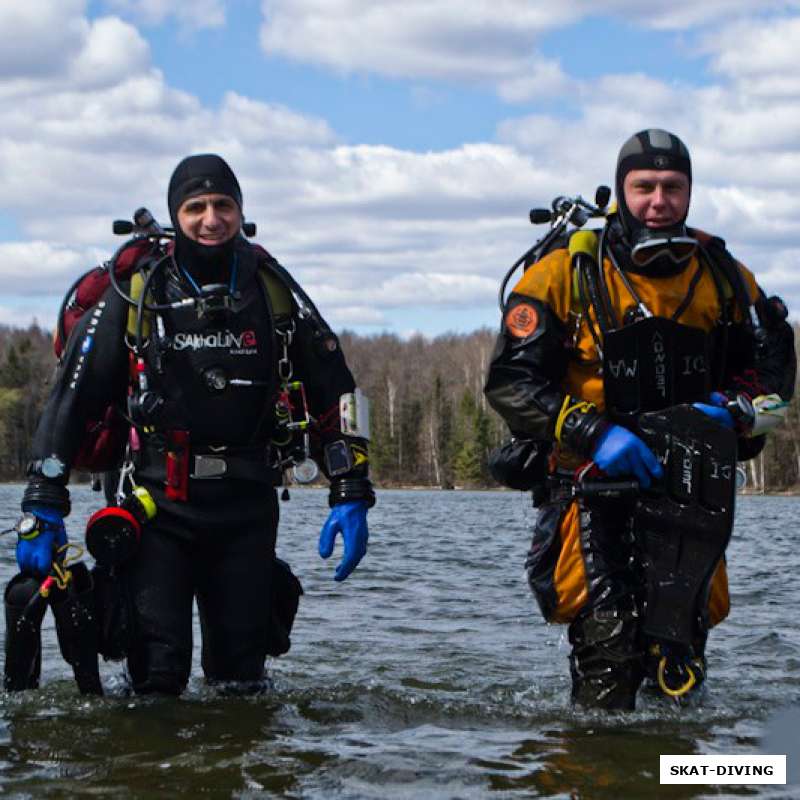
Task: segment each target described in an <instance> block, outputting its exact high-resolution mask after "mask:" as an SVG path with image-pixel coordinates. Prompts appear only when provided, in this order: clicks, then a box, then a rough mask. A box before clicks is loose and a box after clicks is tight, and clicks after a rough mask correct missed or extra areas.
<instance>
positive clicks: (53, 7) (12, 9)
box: [0, 0, 89, 81]
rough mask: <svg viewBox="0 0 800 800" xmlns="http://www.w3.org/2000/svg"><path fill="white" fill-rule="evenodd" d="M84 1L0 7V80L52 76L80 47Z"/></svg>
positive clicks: (31, 0)
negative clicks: (1, 78) (1, 77)
mask: <svg viewBox="0 0 800 800" xmlns="http://www.w3.org/2000/svg"><path fill="white" fill-rule="evenodd" d="M85 8H86V0H28V2H24V3H15V2H9V1H8V0H7V1H6V2H3V3H0V75H2V76H3V80H4V81H5V80H8V79H9V78H23V77H30V76H44V75H55V74H57V73H58V72H59V71H60V70H61V69H63V68H64V66H65V65H66V64H68V63H69V62H70V60H71V59H72V58H74V56H75V55H76V53H78V52H79V51H80V50H81V48H82V47H83V45H84V42H85V39H86V35H87V30H88V28H89V24H88V22H87V20H86V19H85V18H84V17H83V13H84V11H85Z"/></svg>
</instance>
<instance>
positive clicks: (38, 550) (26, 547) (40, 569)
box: [17, 506, 67, 577]
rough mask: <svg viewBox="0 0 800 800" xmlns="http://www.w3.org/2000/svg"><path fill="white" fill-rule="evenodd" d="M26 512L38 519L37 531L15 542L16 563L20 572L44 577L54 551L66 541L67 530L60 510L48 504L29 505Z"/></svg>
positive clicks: (47, 571) (22, 536)
mask: <svg viewBox="0 0 800 800" xmlns="http://www.w3.org/2000/svg"><path fill="white" fill-rule="evenodd" d="M28 513H30V514H33V515H34V516H35V517H36V519H37V520H38V523H39V524H38V531H39V532H38V533H37V534H34V535H33V536H32V537H31V538H25V534H23V533H20V537H19V541H18V542H17V564H18V565H19V569H20V572H25V573H28V574H29V575H30V574H33V575H39V576H41V577H45V576H47V575H48V574H49V573H50V568H51V567H52V566H53V556H54V555H55V553H56V551H57V550H58V549H59V548H61V547H63V546H64V545H65V544H66V543H67V530H66V528H65V527H64V517H63V516H62V514H61V512H60V511H56V510H55V509H54V508H50V507H48V506H31V508H30V509H29V511H28Z"/></svg>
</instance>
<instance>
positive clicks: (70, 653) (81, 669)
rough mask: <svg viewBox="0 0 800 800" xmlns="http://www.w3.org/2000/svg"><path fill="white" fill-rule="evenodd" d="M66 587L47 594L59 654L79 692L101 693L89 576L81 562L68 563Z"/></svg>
mask: <svg viewBox="0 0 800 800" xmlns="http://www.w3.org/2000/svg"><path fill="white" fill-rule="evenodd" d="M70 572H71V573H72V578H71V580H70V581H69V582H68V583H67V588H66V589H56V590H55V591H53V593H52V594H51V595H50V605H51V607H52V609H53V616H54V617H55V620H56V633H57V634H58V644H59V647H60V648H61V655H62V656H64V660H65V661H66V662H67V663H68V664H69V665H70V666H71V667H72V671H73V673H74V675H75V682H76V683H77V684H78V689H79V690H80V692H81V694H103V687H102V685H101V684H100V673H99V669H98V645H99V633H98V625H97V615H96V612H95V604H94V592H93V588H92V576H91V573H90V572H89V570H88V569H87V567H86V565H85V564H84V563H83V562H78V563H77V564H71V565H70Z"/></svg>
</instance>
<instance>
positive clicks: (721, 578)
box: [708, 558, 731, 628]
mask: <svg viewBox="0 0 800 800" xmlns="http://www.w3.org/2000/svg"><path fill="white" fill-rule="evenodd" d="M730 610H731V598H730V595H729V594H728V570H727V569H726V567H725V559H724V558H723V559H721V560H720V562H719V564H717V568H716V570H715V571H714V575H713V576H712V578H711V590H710V592H709V595H708V625H709V627H710V628H713V627H714V626H715V625H717V624H719V623H720V622H722V620H724V619H725V617H727V616H728V613H729V612H730Z"/></svg>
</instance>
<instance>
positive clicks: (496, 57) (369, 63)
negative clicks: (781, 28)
mask: <svg viewBox="0 0 800 800" xmlns="http://www.w3.org/2000/svg"><path fill="white" fill-rule="evenodd" d="M793 8H794V9H796V8H800V0H789V2H786V0H760V2H759V3H758V4H757V6H756V4H754V2H753V0H704V2H702V3H699V2H697V0H673V2H670V3H668V4H667V3H662V4H653V3H642V2H641V0H604V1H603V2H597V0H562V1H561V2H559V3H552V2H548V0H472V2H469V3H464V2H460V1H457V0H383V2H380V3H374V2H371V0H262V13H263V17H264V22H263V24H262V28H261V46H262V48H263V49H264V51H265V52H266V53H268V54H272V55H282V56H285V57H287V58H290V59H293V60H295V61H298V62H302V63H311V64H319V65H322V66H325V67H330V68H333V69H335V70H338V71H340V72H344V73H349V72H370V73H376V74H379V75H386V76H390V77H394V78H411V79H426V78H427V79H445V80H455V81H463V82H467V83H469V84H475V83H477V84H482V85H486V86H491V87H494V88H495V89H496V90H497V92H498V94H499V95H500V96H501V97H502V98H503V99H505V100H507V101H509V102H522V101H525V100H530V99H532V98H536V97H541V96H543V95H554V94H557V93H559V92H572V91H575V90H576V89H577V87H578V85H577V84H576V83H573V82H572V81H571V80H570V78H569V76H568V75H566V74H565V72H564V70H563V68H562V65H561V64H560V63H559V62H558V61H557V60H553V59H548V58H545V57H544V56H542V55H541V53H539V52H537V45H538V42H539V40H540V39H541V38H542V37H543V36H544V35H546V34H547V33H548V32H550V31H552V30H554V29H556V28H562V27H565V26H567V25H569V24H572V23H576V22H579V21H581V20H583V19H586V18H590V17H592V16H616V17H617V18H618V19H619V20H621V21H622V22H624V23H627V24H637V25H640V26H642V27H648V28H654V29H665V30H674V31H684V30H690V29H694V28H697V27H698V26H710V25H712V24H714V25H716V26H717V28H715V29H714V30H713V31H712V32H711V34H710V36H714V35H716V33H717V31H718V29H719V27H720V26H723V25H728V24H730V23H731V21H732V20H738V19H740V18H743V17H752V16H754V15H755V14H756V13H758V14H761V15H766V14H769V13H770V12H784V13H785V12H786V11H787V10H789V9H793ZM748 24H751V23H742V27H746V26H747V25H748ZM774 38H775V39H779V34H778V33H777V31H776V34H775V37H774ZM768 44H770V46H772V44H773V43H772V42H769V43H768ZM774 44H775V45H776V46H777V49H778V50H779V51H781V52H788V51H790V49H791V46H790V45H789V44H787V43H786V42H785V41H776V42H775V43H774ZM794 52H796V49H795V51H794ZM748 55H749V53H748V51H747V50H746V49H745V48H742V49H741V55H740V58H741V59H743V60H745V59H747V57H748ZM721 66H724V65H721Z"/></svg>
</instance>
